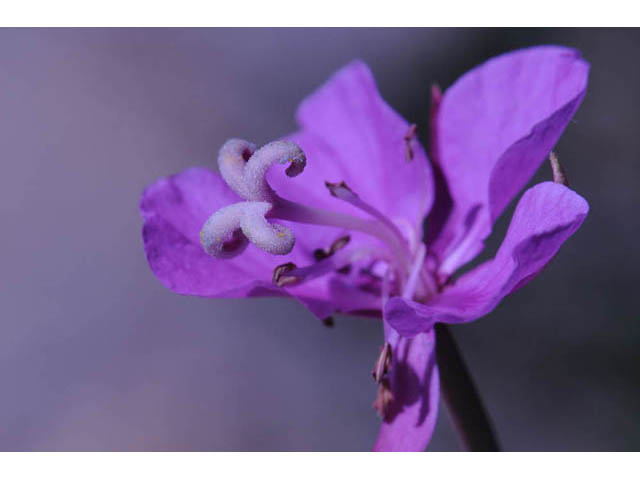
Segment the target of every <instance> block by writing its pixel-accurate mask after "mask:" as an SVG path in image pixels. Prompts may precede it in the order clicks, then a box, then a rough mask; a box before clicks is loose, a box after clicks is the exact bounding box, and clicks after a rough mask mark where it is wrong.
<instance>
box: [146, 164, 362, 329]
mask: <svg viewBox="0 0 640 480" xmlns="http://www.w3.org/2000/svg"><path fill="white" fill-rule="evenodd" d="M238 200H239V198H238V197H237V196H236V195H235V193H233V192H232V191H231V190H230V189H229V188H228V187H227V185H226V184H225V183H224V182H223V180H222V178H221V177H220V175H218V174H217V173H216V172H214V171H212V170H209V169H206V168H192V169H189V170H186V171H184V172H182V173H180V174H177V175H174V176H172V177H168V178H164V179H161V180H159V181H157V182H156V183H154V184H153V185H151V186H149V187H148V188H147V189H146V190H145V191H144V193H143V194H142V198H141V201H140V211H141V213H142V216H143V218H144V226H143V229H142V237H143V241H144V247H145V251H146V255H147V260H148V262H149V265H150V267H151V270H152V271H153V272H154V273H155V275H156V276H157V277H158V278H159V279H160V281H162V283H163V284H164V285H165V286H166V287H167V288H169V289H170V290H172V291H174V292H177V293H181V294H185V295H198V296H204V297H227V298H237V297H253V296H288V297H293V298H296V299H297V300H299V301H300V302H301V303H302V304H303V305H305V306H306V307H307V308H309V310H311V311H312V313H314V314H315V315H316V316H318V317H319V318H325V317H327V316H328V315H330V314H331V313H333V312H334V311H345V312H347V311H351V310H359V309H363V308H368V306H369V304H370V303H364V304H363V302H362V301H353V302H349V299H348V298H340V299H339V300H337V301H333V300H331V291H330V289H331V286H330V283H329V278H318V279H315V280H313V281H310V282H308V283H305V284H304V285H301V286H299V287H295V288H291V289H283V288H279V287H276V286H275V285H273V284H272V275H273V270H274V268H275V267H276V266H278V265H280V264H282V263H286V262H288V261H292V262H297V263H300V264H305V263H307V262H309V261H310V259H312V258H313V257H312V252H311V248H304V247H305V245H304V241H303V242H301V245H300V246H299V247H298V246H296V248H294V252H292V254H290V255H288V256H274V255H270V254H268V253H266V252H263V251H262V250H260V249H258V248H257V247H255V246H253V245H249V246H248V248H247V249H246V250H245V251H244V252H243V253H242V254H240V255H238V256H237V257H234V258H233V259H218V258H214V257H211V256H209V255H207V254H206V253H205V252H204V250H203V248H202V246H201V245H200V236H199V235H200V229H201V228H202V226H203V224H204V222H205V221H206V220H207V218H208V217H209V216H210V215H211V214H212V213H213V212H215V211H216V210H218V209H219V208H221V207H223V206H226V205H230V204H232V203H234V202H237V201H238ZM320 236H322V235H320ZM303 237H304V236H303ZM320 240H321V239H319V240H318V241H320Z"/></svg>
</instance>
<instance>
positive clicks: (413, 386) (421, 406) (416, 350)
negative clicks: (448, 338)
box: [373, 328, 440, 452]
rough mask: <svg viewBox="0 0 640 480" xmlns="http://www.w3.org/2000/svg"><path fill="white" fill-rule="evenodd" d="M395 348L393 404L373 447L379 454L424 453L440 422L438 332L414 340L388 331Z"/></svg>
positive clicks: (392, 388)
mask: <svg viewBox="0 0 640 480" xmlns="http://www.w3.org/2000/svg"><path fill="white" fill-rule="evenodd" d="M385 330H386V331H389V333H390V335H385V337H386V340H387V341H388V342H389V343H390V344H391V346H392V366H391V371H390V373H389V375H390V383H391V392H392V394H393V400H392V402H391V404H390V406H389V410H388V413H387V415H386V418H385V420H384V421H383V423H382V426H381V427H380V433H379V435H378V438H377V440H376V443H375V445H374V447H373V449H374V450H376V451H406V452H421V451H424V449H425V448H426V447H427V444H428V443H429V441H430V440H431V435H432V434H433V429H434V428H435V425H436V420H437V419H438V400H439V397H440V377H439V375H438V367H437V365H436V355H435V338H436V337H435V331H434V330H433V329H432V330H430V331H429V332H426V333H421V334H419V335H416V336H415V337H413V338H405V337H398V336H397V334H395V332H393V330H392V329H388V328H385Z"/></svg>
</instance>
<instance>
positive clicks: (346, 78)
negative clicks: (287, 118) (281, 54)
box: [269, 61, 433, 228]
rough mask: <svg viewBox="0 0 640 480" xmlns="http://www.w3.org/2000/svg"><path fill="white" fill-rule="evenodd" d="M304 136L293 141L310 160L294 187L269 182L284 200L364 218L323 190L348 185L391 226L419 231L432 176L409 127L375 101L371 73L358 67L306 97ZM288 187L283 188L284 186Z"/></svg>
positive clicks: (295, 136) (344, 70)
mask: <svg viewBox="0 0 640 480" xmlns="http://www.w3.org/2000/svg"><path fill="white" fill-rule="evenodd" d="M297 120H298V123H299V125H300V130H299V131H298V132H296V133H294V134H293V135H291V136H290V137H289V139H291V140H293V141H295V142H296V143H298V144H299V145H300V146H301V147H302V149H303V150H304V152H305V154H306V156H307V166H306V168H305V171H304V172H302V174H300V175H299V176H298V177H296V179H294V181H288V180H285V179H283V178H281V177H276V176H275V175H274V174H272V175H271V176H270V177H269V180H270V182H271V184H272V185H273V186H274V188H275V190H276V191H278V192H280V193H281V194H282V195H283V196H285V197H286V198H289V199H291V200H295V201H299V202H302V203H306V204H311V205H313V206H316V207H324V208H330V209H332V210H339V211H343V212H350V213H355V214H357V215H361V212H358V210H355V209H354V208H353V207H351V206H350V205H345V204H343V202H340V201H339V200H337V199H334V198H332V197H330V195H329V192H328V191H327V189H326V187H325V184H324V182H325V181H330V182H340V181H344V182H346V183H347V185H348V186H349V187H350V188H351V189H352V190H353V191H354V192H355V193H356V194H358V195H359V196H360V198H361V199H362V200H363V201H364V202H367V203H368V204H371V205H373V206H374V207H375V208H377V209H378V210H380V211H381V212H382V213H384V214H385V215H386V216H388V217H389V218H400V217H402V218H404V219H408V220H409V221H410V222H411V223H412V226H413V227H414V228H415V227H419V226H420V225H421V224H422V221H423V219H424V216H425V215H426V214H427V213H428V211H429V209H430V208H431V203H432V201H433V185H432V183H433V182H432V178H431V168H430V166H429V162H428V160H427V157H426V154H425V152H424V150H423V148H422V146H421V145H420V142H419V141H418V140H417V139H413V140H411V141H410V146H411V148H412V151H413V159H412V160H411V161H408V160H407V150H406V143H405V140H404V137H405V135H406V134H407V132H408V130H409V124H408V123H407V122H406V121H405V120H404V119H403V118H402V117H401V116H400V115H398V114H397V113H396V112H395V111H394V110H393V109H392V108H391V107H390V106H389V105H388V104H387V103H385V101H384V100H383V99H382V97H381V96H380V94H379V93H378V90H377V87H376V83H375V80H374V78H373V75H372V73H371V71H370V70H369V68H368V67H367V66H366V65H365V64H364V63H362V62H360V61H355V62H352V63H350V64H348V65H347V66H345V67H344V68H342V69H341V70H340V71H338V72H337V73H336V74H334V75H333V76H332V77H331V78H330V79H329V80H328V81H327V82H326V83H325V84H324V85H323V86H321V87H320V88H319V89H318V90H317V91H316V92H314V93H313V94H311V95H310V96H309V97H307V98H306V99H305V100H304V101H303V102H302V104H301V105H300V107H299V109H298V112H297ZM285 182H286V183H285Z"/></svg>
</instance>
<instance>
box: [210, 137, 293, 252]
mask: <svg viewBox="0 0 640 480" xmlns="http://www.w3.org/2000/svg"><path fill="white" fill-rule="evenodd" d="M276 162H278V163H281V164H289V165H288V167H287V169H286V170H285V173H286V174H287V175H288V176H290V177H294V176H296V175H298V174H300V173H301V172H302V171H303V170H304V167H305V165H306V158H305V155H304V152H303V151H302V150H301V149H300V147H298V146H297V145H296V144H295V143H293V142H287V141H275V142H271V143H268V144H267V145H265V146H264V147H262V148H260V149H257V150H256V147H255V145H253V144H252V143H250V142H247V141H245V140H239V139H231V140H227V142H226V143H225V144H224V145H223V146H222V148H221V149H220V154H219V155H218V167H219V168H220V174H221V175H222V178H223V179H224V181H225V182H226V183H227V185H228V186H229V187H230V188H231V189H232V190H233V191H234V192H236V193H237V194H238V195H239V196H240V197H242V198H244V199H245V200H246V201H244V202H239V203H235V204H233V205H228V206H226V207H223V208H221V209H220V210H218V211H217V212H215V213H214V214H213V215H211V216H210V217H209V219H208V220H207V221H206V222H205V224H204V226H203V227H202V231H201V232H200V242H201V243H202V246H203V247H204V249H205V251H206V252H207V253H208V254H210V255H213V256H214V257H219V258H232V257H234V256H236V255H239V254H240V253H242V252H243V251H244V249H245V248H246V247H247V245H248V243H249V242H251V243H253V244H254V245H256V246H257V247H259V248H261V249H262V250H264V251H266V252H268V253H271V254H274V255H286V254H288V253H289V252H291V250H292V249H293V245H294V244H295V237H294V235H293V233H292V232H291V230H290V229H288V228H287V227H285V226H283V225H280V224H277V223H273V222H270V221H268V220H267V218H266V215H267V213H268V212H269V211H270V210H272V208H273V206H274V204H275V203H276V202H277V200H278V196H277V195H276V193H275V192H274V191H273V189H272V188H271V187H270V186H269V184H268V183H267V180H266V178H265V176H266V174H267V171H268V170H269V168H270V167H271V165H273V164H274V163H276Z"/></svg>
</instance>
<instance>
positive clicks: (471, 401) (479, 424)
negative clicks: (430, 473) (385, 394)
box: [435, 324, 500, 452]
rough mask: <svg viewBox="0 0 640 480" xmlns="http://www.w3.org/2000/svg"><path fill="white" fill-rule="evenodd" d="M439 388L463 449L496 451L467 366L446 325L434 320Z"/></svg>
mask: <svg viewBox="0 0 640 480" xmlns="http://www.w3.org/2000/svg"><path fill="white" fill-rule="evenodd" d="M435 329H436V355H437V359H438V370H439V371H440V392H441V393H442V398H443V399H444V401H445V403H446V405H447V410H448V411H449V415H450V417H451V420H452V422H453V425H454V427H455V430H456V432H457V434H458V440H459V441H460V445H461V447H462V449H463V450H466V451H470V452H498V451H500V446H499V445H498V439H497V438H496V435H495V433H494V432H493V427H492V425H491V420H490V419H489V415H488V414H487V411H486V410H485V408H484V405H483V404H482V400H481V399H480V395H479V394H478V391H477V390H476V387H475V385H474V384H473V380H472V379H471V375H470V374H469V370H468V369H467V366H466V365H465V363H464V360H463V359H462V355H461V354H460V350H459V349H458V346H457V345H456V341H455V339H454V338H453V335H452V334H451V332H450V331H449V327H448V326H447V325H444V324H436V327H435Z"/></svg>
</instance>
